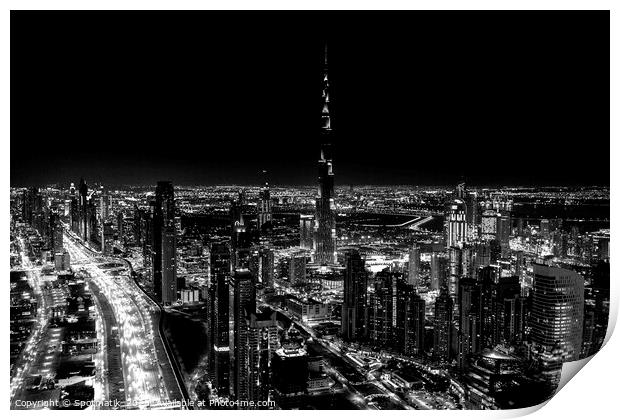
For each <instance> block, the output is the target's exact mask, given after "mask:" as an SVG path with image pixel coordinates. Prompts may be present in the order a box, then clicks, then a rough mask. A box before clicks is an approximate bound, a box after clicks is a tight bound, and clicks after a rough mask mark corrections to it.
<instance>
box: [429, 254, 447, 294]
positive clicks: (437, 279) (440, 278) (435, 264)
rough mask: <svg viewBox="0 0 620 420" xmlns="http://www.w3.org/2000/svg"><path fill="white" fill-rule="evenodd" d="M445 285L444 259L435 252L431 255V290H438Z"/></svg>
mask: <svg viewBox="0 0 620 420" xmlns="http://www.w3.org/2000/svg"><path fill="white" fill-rule="evenodd" d="M445 283H446V259H445V258H444V257H442V256H441V255H439V254H438V253H437V252H433V253H432V254H431V289H432V290H439V288H440V287H441V286H443V285H444V284H445Z"/></svg>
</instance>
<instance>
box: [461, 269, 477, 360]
mask: <svg viewBox="0 0 620 420" xmlns="http://www.w3.org/2000/svg"><path fill="white" fill-rule="evenodd" d="M480 306H481V305H480V286H479V285H478V284H477V281H476V279H470V278H467V277H463V278H461V279H460V280H459V290H458V307H459V331H458V354H457V360H458V364H459V367H460V368H463V367H465V366H466V365H467V363H468V362H469V360H468V359H469V356H470V355H472V354H474V353H477V352H479V351H480V344H481V343H480V339H481V322H480Z"/></svg>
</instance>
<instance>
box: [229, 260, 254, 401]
mask: <svg viewBox="0 0 620 420" xmlns="http://www.w3.org/2000/svg"><path fill="white" fill-rule="evenodd" d="M232 285H233V289H234V290H233V310H234V314H233V322H234V324H233V327H234V337H233V343H234V359H235V367H234V375H235V378H234V395H235V398H237V399H241V400H249V398H250V383H249V377H248V375H249V359H248V357H249V353H248V332H249V330H248V323H247V319H248V317H249V316H250V314H253V313H256V290H255V288H254V278H253V276H252V274H251V273H250V271H249V270H248V269H245V268H242V269H236V270H235V272H234V274H233V279H232Z"/></svg>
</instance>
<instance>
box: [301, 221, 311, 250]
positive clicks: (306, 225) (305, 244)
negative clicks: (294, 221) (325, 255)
mask: <svg viewBox="0 0 620 420" xmlns="http://www.w3.org/2000/svg"><path fill="white" fill-rule="evenodd" d="M313 236H314V215H311V214H300V215H299V246H300V247H301V248H304V249H312V244H313Z"/></svg>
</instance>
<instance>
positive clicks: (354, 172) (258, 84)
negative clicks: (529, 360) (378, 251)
mask: <svg viewBox="0 0 620 420" xmlns="http://www.w3.org/2000/svg"><path fill="white" fill-rule="evenodd" d="M326 42H327V43H328V46H329V68H330V70H329V77H330V82H331V86H330V89H331V95H332V118H333V127H334V132H335V156H334V173H335V183H336V186H337V187H341V186H347V185H351V184H352V185H357V186H360V185H417V186H447V185H454V184H456V183H457V182H459V181H460V180H461V179H462V178H464V179H465V180H466V181H467V183H468V184H470V185H486V186H493V185H496V186H504V185H505V186H510V185H514V186H553V185H557V186H578V185H583V186H591V185H599V186H607V187H608V186H609V162H610V154H609V12H607V11H591V12H566V11H562V12H560V11H558V12H514V11H512V12H474V11H469V12H267V11H263V12H100V11H99V12H61V11H56V12H25V11H19V12H15V11H12V12H11V75H12V77H11V111H12V112H11V126H12V133H11V186H29V185H48V184H52V183H62V184H68V183H70V182H75V183H76V184H77V182H78V181H79V179H80V177H84V178H85V179H86V180H87V182H89V183H92V182H100V183H103V184H105V185H154V184H155V183H156V182H157V181H158V180H161V179H169V180H171V181H172V182H173V183H174V184H175V185H179V186H183V185H185V186H189V185H205V186H206V185H233V184H238V185H258V184H259V183H260V182H261V175H260V172H261V170H262V169H267V170H268V171H269V181H270V183H271V184H272V185H274V186H278V185H291V186H292V185H300V186H302V185H308V186H310V185H316V177H317V168H316V162H317V159H318V153H319V129H320V109H319V107H320V102H321V70H322V61H321V60H322V50H323V45H324V44H325V43H326Z"/></svg>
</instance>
